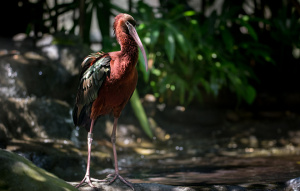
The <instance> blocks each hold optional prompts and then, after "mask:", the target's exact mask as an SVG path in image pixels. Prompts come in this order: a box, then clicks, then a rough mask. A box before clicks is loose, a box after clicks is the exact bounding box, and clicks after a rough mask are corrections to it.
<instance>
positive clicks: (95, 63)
mask: <svg viewBox="0 0 300 191" xmlns="http://www.w3.org/2000/svg"><path fill="white" fill-rule="evenodd" d="M110 60H111V58H110V56H109V55H108V54H105V53H94V54H91V55H89V56H87V57H86V58H85V59H84V60H83V62H82V64H81V75H80V82H79V87H78V90H77V96H76V104H75V107H74V110H73V121H74V124H75V125H79V126H80V125H81V124H82V123H85V122H84V121H86V120H85V118H87V117H89V112H90V111H89V110H90V108H88V107H89V106H90V104H91V103H93V101H94V100H95V99H96V98H97V96H98V92H99V89H100V88H101V86H102V84H103V82H104V81H105V79H106V76H107V75H109V73H110Z"/></svg>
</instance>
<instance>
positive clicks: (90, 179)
mask: <svg viewBox="0 0 300 191" xmlns="http://www.w3.org/2000/svg"><path fill="white" fill-rule="evenodd" d="M92 181H93V182H108V180H105V179H104V180H99V179H95V178H90V176H89V175H85V176H84V178H83V179H82V181H81V182H80V183H79V184H78V185H76V188H79V187H80V186H81V185H82V184H83V183H88V184H89V185H90V187H93V188H95V186H94V185H93V184H92Z"/></svg>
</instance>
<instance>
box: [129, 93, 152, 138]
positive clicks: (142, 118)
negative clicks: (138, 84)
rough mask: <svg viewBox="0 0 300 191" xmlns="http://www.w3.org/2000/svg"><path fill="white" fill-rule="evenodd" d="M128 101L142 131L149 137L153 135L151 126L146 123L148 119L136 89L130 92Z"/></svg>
mask: <svg viewBox="0 0 300 191" xmlns="http://www.w3.org/2000/svg"><path fill="white" fill-rule="evenodd" d="M130 103H131V107H132V108H133V111H134V113H135V115H136V116H137V118H138V120H139V122H140V124H141V126H142V128H143V130H144V132H145V133H146V134H147V135H148V136H149V137H150V138H152V137H153V133H152V131H151V128H150V126H149V123H148V119H147V116H146V113H145V110H144V108H143V106H142V104H141V102H140V97H139V94H138V92H137V90H135V91H134V93H133V94H132V97H131V99H130Z"/></svg>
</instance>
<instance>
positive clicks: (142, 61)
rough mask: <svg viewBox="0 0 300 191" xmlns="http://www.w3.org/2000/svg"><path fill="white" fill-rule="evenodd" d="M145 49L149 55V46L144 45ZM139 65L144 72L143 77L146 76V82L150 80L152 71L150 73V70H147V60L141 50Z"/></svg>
mask: <svg viewBox="0 0 300 191" xmlns="http://www.w3.org/2000/svg"><path fill="white" fill-rule="evenodd" d="M144 49H145V52H146V55H148V56H149V54H148V51H147V48H146V47H144ZM147 59H149V58H148V57H147ZM138 67H139V68H140V70H141V71H142V73H143V78H144V80H145V82H148V81H149V75H150V73H149V71H146V68H145V61H144V57H143V54H142V52H141V51H139V66H138Z"/></svg>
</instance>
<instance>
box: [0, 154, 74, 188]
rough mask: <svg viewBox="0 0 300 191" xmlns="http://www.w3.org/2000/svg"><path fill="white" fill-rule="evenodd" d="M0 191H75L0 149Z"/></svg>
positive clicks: (31, 164) (21, 158)
mask: <svg viewBox="0 0 300 191" xmlns="http://www.w3.org/2000/svg"><path fill="white" fill-rule="evenodd" d="M0 177H1V181H0V188H1V190H3V191H5V190H7V191H8V190H24V191H26V190H30V191H32V190H76V189H75V188H74V187H73V186H71V185H70V184H68V183H66V182H65V181H64V180H61V179H59V178H57V177H56V176H55V175H53V174H51V173H49V172H47V171H45V170H43V169H41V168H39V167H37V166H35V165H34V164H33V163H32V162H30V161H29V160H27V159H25V158H23V157H21V156H19V155H17V154H15V153H12V152H8V151H6V150H2V149H0Z"/></svg>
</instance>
